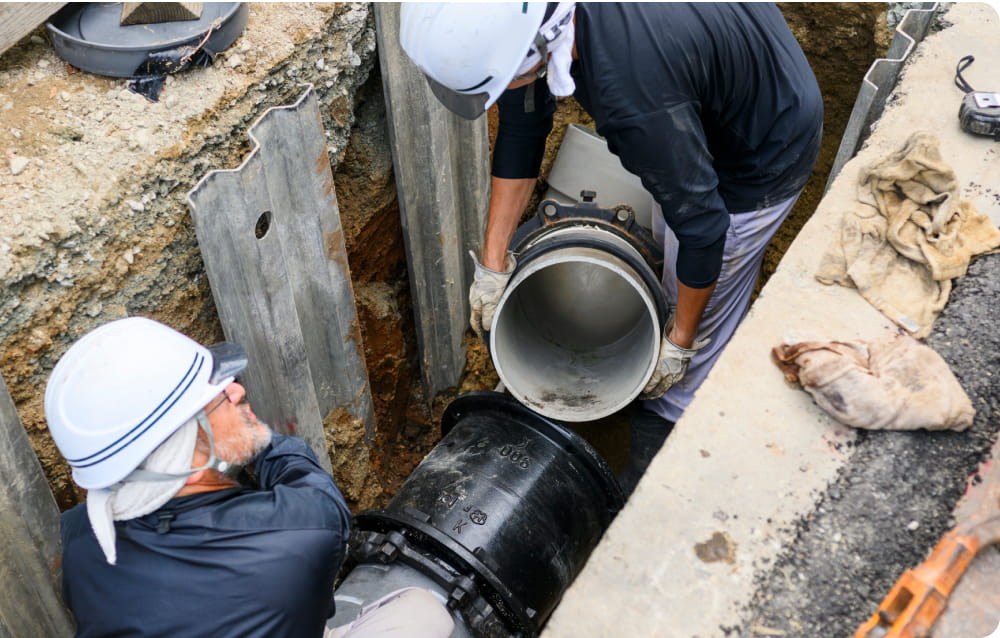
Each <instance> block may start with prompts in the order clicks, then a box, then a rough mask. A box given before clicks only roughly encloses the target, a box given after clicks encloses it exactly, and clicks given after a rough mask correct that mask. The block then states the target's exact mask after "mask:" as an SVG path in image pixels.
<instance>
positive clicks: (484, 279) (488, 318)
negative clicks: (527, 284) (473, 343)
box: [469, 250, 517, 339]
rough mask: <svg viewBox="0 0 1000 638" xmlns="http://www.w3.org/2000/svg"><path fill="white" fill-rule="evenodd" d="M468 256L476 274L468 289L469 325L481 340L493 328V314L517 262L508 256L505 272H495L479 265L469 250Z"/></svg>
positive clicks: (511, 256)
mask: <svg viewBox="0 0 1000 638" xmlns="http://www.w3.org/2000/svg"><path fill="white" fill-rule="evenodd" d="M469 256H470V257H472V261H473V262H475V264H476V274H475V276H474V277H473V279H472V285H471V286H470V287H469V306H470V307H471V308H472V313H471V315H470V317H469V325H470V326H472V329H473V330H474V331H475V332H476V335H477V336H478V337H479V338H480V339H483V338H484V337H483V333H484V332H486V331H488V330H489V329H490V328H492V327H493V314H494V313H496V311H497V304H498V303H500V297H502V296H503V291H504V288H506V287H507V282H508V281H510V276H511V274H512V273H513V272H514V267H515V266H516V265H517V261H516V260H515V259H514V256H513V255H508V256H507V271H506V272H497V271H495V270H490V269H489V268H487V267H486V266H484V265H482V264H481V263H479V260H478V259H476V253H474V252H472V251H471V250H470V251H469Z"/></svg>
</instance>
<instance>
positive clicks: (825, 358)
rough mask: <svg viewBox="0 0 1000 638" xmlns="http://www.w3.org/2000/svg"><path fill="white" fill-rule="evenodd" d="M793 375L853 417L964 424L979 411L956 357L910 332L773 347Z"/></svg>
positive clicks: (910, 426) (909, 424)
mask: <svg viewBox="0 0 1000 638" xmlns="http://www.w3.org/2000/svg"><path fill="white" fill-rule="evenodd" d="M771 354H772V355H773V356H774V359H775V362H776V363H777V364H778V367H779V368H781V369H782V371H783V372H784V373H785V378H786V379H788V381H790V382H793V383H796V382H797V383H800V384H801V385H802V388H803V389H804V390H805V391H806V392H808V393H809V394H811V395H812V397H813V400H815V401H816V403H817V405H819V406H820V407H821V408H823V409H824V410H826V412H827V413H829V414H830V416H832V417H833V418H835V419H836V420H838V421H840V422H841V423H843V424H845V425H850V426H853V427H856V428H865V429H868V430H916V429H919V428H924V429H927V430H957V431H962V430H965V429H966V428H968V427H969V426H970V425H972V418H973V417H974V416H975V414H976V411H975V409H973V407H972V402H971V401H969V397H968V396H967V395H966V394H965V391H964V390H962V386H960V385H959V384H958V380H957V379H955V376H954V375H953V374H952V372H951V370H950V369H949V368H948V364H947V363H945V361H944V359H942V358H941V355H939V354H938V353H937V352H935V351H934V350H933V349H931V348H930V347H928V346H926V345H924V344H922V343H920V342H919V341H917V340H916V339H913V338H912V337H909V336H907V335H902V334H901V335H898V336H896V337H895V338H894V339H892V340H889V341H804V342H801V343H795V344H791V345H782V346H777V347H775V348H774V349H772V351H771Z"/></svg>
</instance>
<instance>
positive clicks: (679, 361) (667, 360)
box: [639, 324, 711, 399]
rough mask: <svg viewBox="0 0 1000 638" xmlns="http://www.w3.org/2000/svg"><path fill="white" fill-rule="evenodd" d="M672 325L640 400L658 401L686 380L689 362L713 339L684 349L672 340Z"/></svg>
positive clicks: (666, 332)
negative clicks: (682, 380) (657, 399)
mask: <svg viewBox="0 0 1000 638" xmlns="http://www.w3.org/2000/svg"><path fill="white" fill-rule="evenodd" d="M669 334H670V324H668V325H667V327H666V328H665V329H664V331H663V341H661V342H660V359H659V360H658V361H657V362H656V368H654V369H653V376H651V377H649V382H648V383H646V387H645V388H643V389H642V393H641V394H640V395H639V398H640V399H656V398H659V397H660V396H662V395H663V393H664V392H666V391H667V390H669V389H670V387H671V386H672V385H674V384H675V383H677V382H678V381H680V380H681V379H683V378H684V375H685V374H686V373H687V369H688V362H689V361H691V357H693V356H694V355H695V353H697V352H698V351H699V350H701V349H702V348H704V347H705V346H707V345H708V344H709V342H710V341H711V339H705V340H704V341H698V342H697V343H695V344H694V345H693V346H691V348H690V349H688V348H682V347H680V346H678V345H676V344H674V342H673V341H671V340H670V338H669V337H668V335H669Z"/></svg>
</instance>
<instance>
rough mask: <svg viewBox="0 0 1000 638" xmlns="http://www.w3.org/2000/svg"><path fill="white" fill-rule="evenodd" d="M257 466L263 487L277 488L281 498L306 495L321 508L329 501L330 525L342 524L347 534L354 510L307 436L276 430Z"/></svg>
mask: <svg viewBox="0 0 1000 638" xmlns="http://www.w3.org/2000/svg"><path fill="white" fill-rule="evenodd" d="M255 467H256V470H257V481H258V482H259V484H260V488H261V489H263V490H270V491H272V492H274V493H275V497H276V498H277V499H279V500H282V499H283V500H288V501H299V500H301V499H306V500H308V501H310V502H313V503H314V506H315V507H317V508H319V507H322V506H323V505H325V506H326V508H325V509H326V510H327V520H328V525H329V526H331V527H334V528H336V527H338V526H339V527H340V531H341V533H342V534H343V535H344V537H345V538H346V536H347V533H348V531H349V528H350V519H351V512H350V510H349V509H348V507H347V503H346V501H345V500H344V496H343V495H342V494H341V493H340V490H339V489H337V484H336V483H335V482H334V480H333V477H332V476H330V474H329V473H328V472H327V471H326V470H324V469H323V467H322V466H321V465H320V464H319V459H318V458H317V457H316V453H315V452H313V451H312V449H311V448H310V447H309V445H308V444H307V443H306V442H305V441H304V440H302V439H300V438H299V437H295V436H284V435H281V434H278V433H274V434H273V435H272V438H271V444H270V445H269V446H268V447H267V448H266V449H265V450H264V451H263V452H262V453H261V455H260V456H259V457H258V458H257V460H256V463H255Z"/></svg>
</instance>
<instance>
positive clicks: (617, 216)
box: [615, 208, 628, 222]
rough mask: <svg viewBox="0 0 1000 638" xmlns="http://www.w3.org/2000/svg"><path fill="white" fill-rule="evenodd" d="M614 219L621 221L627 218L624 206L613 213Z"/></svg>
mask: <svg viewBox="0 0 1000 638" xmlns="http://www.w3.org/2000/svg"><path fill="white" fill-rule="evenodd" d="M615 219H617V220H618V221H620V222H623V221H625V220H627V219H628V211H627V210H625V209H624V208H619V209H618V212H617V213H615Z"/></svg>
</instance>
